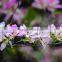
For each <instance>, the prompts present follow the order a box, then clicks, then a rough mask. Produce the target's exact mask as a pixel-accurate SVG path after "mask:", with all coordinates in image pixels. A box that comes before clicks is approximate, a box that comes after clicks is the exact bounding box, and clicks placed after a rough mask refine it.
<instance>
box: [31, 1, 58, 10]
mask: <svg viewBox="0 0 62 62" xmlns="http://www.w3.org/2000/svg"><path fill="white" fill-rule="evenodd" d="M58 3H59V0H35V2H34V3H33V4H32V6H33V7H36V8H40V9H44V8H48V9H51V10H52V9H54V8H56V6H57V5H58Z"/></svg>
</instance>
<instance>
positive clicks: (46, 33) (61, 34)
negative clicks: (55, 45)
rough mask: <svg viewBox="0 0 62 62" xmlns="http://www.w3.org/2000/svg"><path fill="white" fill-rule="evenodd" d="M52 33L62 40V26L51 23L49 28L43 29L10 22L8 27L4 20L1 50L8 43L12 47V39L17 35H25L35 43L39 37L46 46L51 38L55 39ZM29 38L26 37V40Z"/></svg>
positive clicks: (1, 29)
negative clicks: (57, 26)
mask: <svg viewBox="0 0 62 62" xmlns="http://www.w3.org/2000/svg"><path fill="white" fill-rule="evenodd" d="M51 33H53V34H54V35H55V37H56V38H57V40H59V41H60V40H61V39H62V26H60V27H59V28H58V29H56V27H55V25H54V24H51V25H49V26H48V27H47V29H45V30H41V28H40V27H33V28H32V29H28V28H27V27H26V26H25V25H24V24H23V25H22V26H20V27H17V25H16V24H14V25H10V24H8V25H7V27H5V24H4V22H2V23H0V43H1V46H0V50H3V49H5V47H6V45H7V44H8V43H9V44H10V45H11V47H12V39H14V38H15V37H16V36H18V37H20V38H22V37H23V36H25V37H26V38H27V40H28V42H30V43H34V41H35V40H36V39H39V41H41V43H42V45H43V46H45V45H46V44H49V43H51V40H52V39H53V38H52V37H53V36H51ZM27 40H26V39H25V40H24V41H27ZM54 41H55V40H54ZM45 43H46V44H45Z"/></svg>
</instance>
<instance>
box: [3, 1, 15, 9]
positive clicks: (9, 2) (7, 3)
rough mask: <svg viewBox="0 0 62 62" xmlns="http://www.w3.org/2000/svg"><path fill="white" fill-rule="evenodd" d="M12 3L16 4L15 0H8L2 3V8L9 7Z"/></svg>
mask: <svg viewBox="0 0 62 62" xmlns="http://www.w3.org/2000/svg"><path fill="white" fill-rule="evenodd" d="M14 4H16V0H9V1H8V2H6V3H4V4H3V8H5V9H9V8H11V7H12V6H13V5H14Z"/></svg>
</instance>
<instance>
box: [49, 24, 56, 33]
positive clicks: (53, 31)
mask: <svg viewBox="0 0 62 62" xmlns="http://www.w3.org/2000/svg"><path fill="white" fill-rule="evenodd" d="M48 30H49V31H50V32H52V33H55V32H56V27H55V25H54V24H51V25H49V26H48Z"/></svg>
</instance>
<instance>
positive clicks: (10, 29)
mask: <svg viewBox="0 0 62 62" xmlns="http://www.w3.org/2000/svg"><path fill="white" fill-rule="evenodd" d="M17 33H18V27H17V25H16V24H14V25H12V26H10V25H7V28H6V30H5V35H6V36H12V35H16V34H17Z"/></svg>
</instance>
